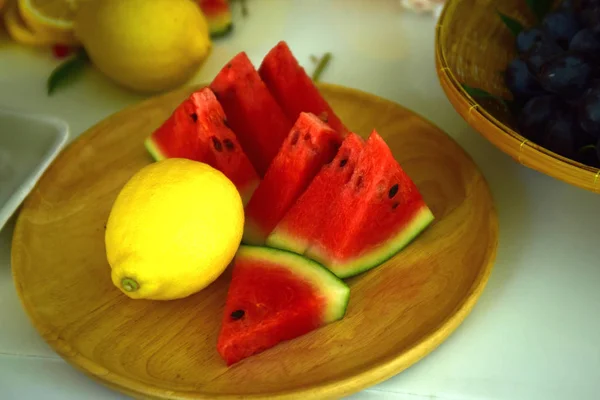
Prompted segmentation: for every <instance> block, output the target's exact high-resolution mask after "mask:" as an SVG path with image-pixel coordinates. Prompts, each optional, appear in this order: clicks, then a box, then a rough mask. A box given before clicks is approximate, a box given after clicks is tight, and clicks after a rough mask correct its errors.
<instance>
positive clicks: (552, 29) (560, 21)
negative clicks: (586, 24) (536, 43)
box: [542, 10, 581, 49]
mask: <svg viewBox="0 0 600 400" xmlns="http://www.w3.org/2000/svg"><path fill="white" fill-rule="evenodd" d="M542 26H543V27H544V30H545V31H546V33H548V36H549V37H550V38H551V39H554V40H555V41H556V43H558V44H559V45H560V46H562V47H563V48H564V49H566V48H567V47H568V46H569V42H570V41H571V39H572V38H573V36H575V34H576V33H577V32H578V31H579V30H580V29H581V27H580V26H579V21H577V18H576V16H575V14H574V13H573V12H571V11H566V10H557V11H552V12H550V13H548V14H547V15H546V16H545V17H544V19H543V20H542Z"/></svg>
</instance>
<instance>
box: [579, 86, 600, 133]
mask: <svg viewBox="0 0 600 400" xmlns="http://www.w3.org/2000/svg"><path fill="white" fill-rule="evenodd" d="M595 83H597V82H595ZM598 86H600V85H596V86H595V87H591V88H590V89H589V90H587V91H586V93H585V95H584V96H583V97H582V98H581V100H580V102H579V107H578V110H577V111H578V112H577V118H578V119H579V125H580V126H581V129H583V130H584V131H586V132H587V133H589V134H590V135H592V136H594V137H595V138H598V139H600V88H599V87H598Z"/></svg>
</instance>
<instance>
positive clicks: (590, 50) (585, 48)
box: [569, 28, 600, 59]
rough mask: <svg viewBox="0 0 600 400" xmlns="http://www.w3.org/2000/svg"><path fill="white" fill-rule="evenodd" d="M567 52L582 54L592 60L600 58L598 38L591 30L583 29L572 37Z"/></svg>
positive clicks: (599, 41)
mask: <svg viewBox="0 0 600 400" xmlns="http://www.w3.org/2000/svg"><path fill="white" fill-rule="evenodd" d="M569 50H570V51H576V52H579V53H583V54H585V55H586V56H588V57H590V58H593V59H598V58H599V56H600V38H599V37H598V35H597V34H596V33H594V31H592V30H591V29H588V28H584V29H582V30H580V31H579V32H577V34H576V35H575V36H573V39H571V43H570V44H569Z"/></svg>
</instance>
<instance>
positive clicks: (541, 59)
mask: <svg viewBox="0 0 600 400" xmlns="http://www.w3.org/2000/svg"><path fill="white" fill-rule="evenodd" d="M564 52H565V51H564V49H563V48H562V47H560V46H559V45H558V44H557V43H556V42H554V41H552V40H549V39H544V40H541V41H538V42H535V43H534V44H533V45H532V46H531V49H530V50H529V51H528V52H527V54H526V55H525V59H526V60H527V65H528V66H529V69H530V70H531V71H532V72H533V73H534V74H537V73H538V72H539V71H540V69H541V68H542V66H543V65H544V64H545V63H547V62H548V61H550V60H552V59H553V58H555V57H557V56H559V55H561V54H564Z"/></svg>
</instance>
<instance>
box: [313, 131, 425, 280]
mask: <svg viewBox="0 0 600 400" xmlns="http://www.w3.org/2000/svg"><path fill="white" fill-rule="evenodd" d="M338 193H339V194H338V196H337V197H336V199H335V200H334V202H333V203H332V205H331V208H330V210H331V212H330V213H329V214H328V215H327V216H322V217H321V218H327V220H328V222H327V225H326V227H324V228H323V229H321V230H320V231H319V232H318V234H317V235H315V236H314V237H313V240H312V244H311V245H310V246H309V248H308V249H307V250H306V252H305V255H306V256H307V257H309V258H311V259H313V260H315V261H317V262H319V263H320V264H323V265H325V266H326V267H327V268H329V269H330V270H331V271H332V272H333V273H334V274H336V275H337V276H339V277H340V278H347V277H350V276H354V275H357V274H359V273H361V272H364V271H367V270H369V269H371V268H374V267H376V266H378V265H380V264H381V263H383V262H384V261H386V260H388V259H389V258H391V257H392V256H394V255H395V254H396V253H398V252H399V251H400V250H402V249H403V248H404V247H405V246H406V245H408V244H409V243H410V242H411V241H412V240H413V239H414V238H415V237H416V236H417V235H419V234H420V233H421V231H423V230H424V229H425V228H426V227H427V226H428V225H429V224H430V223H431V222H432V221H433V219H434V216H433V214H432V212H431V210H430V209H429V208H428V206H427V204H426V203H425V201H424V200H423V197H422V196H421V193H420V192H419V190H418V188H417V186H416V185H415V183H414V182H413V181H412V180H411V178H410V177H409V176H408V175H407V174H406V173H405V172H404V171H403V170H402V168H401V167H400V165H399V164H398V162H397V161H396V160H395V159H394V156H393V154H392V152H391V151H390V149H389V147H388V146H387V144H386V143H385V141H384V140H383V138H381V136H380V135H379V134H378V133H377V132H376V131H375V130H373V132H372V133H371V135H370V136H369V139H368V140H367V142H366V145H365V149H364V150H363V152H362V154H361V158H360V160H359V164H358V166H357V167H356V168H355V169H354V172H353V174H352V176H351V177H350V180H349V181H348V182H347V183H346V184H344V185H342V186H340V187H338Z"/></svg>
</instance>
